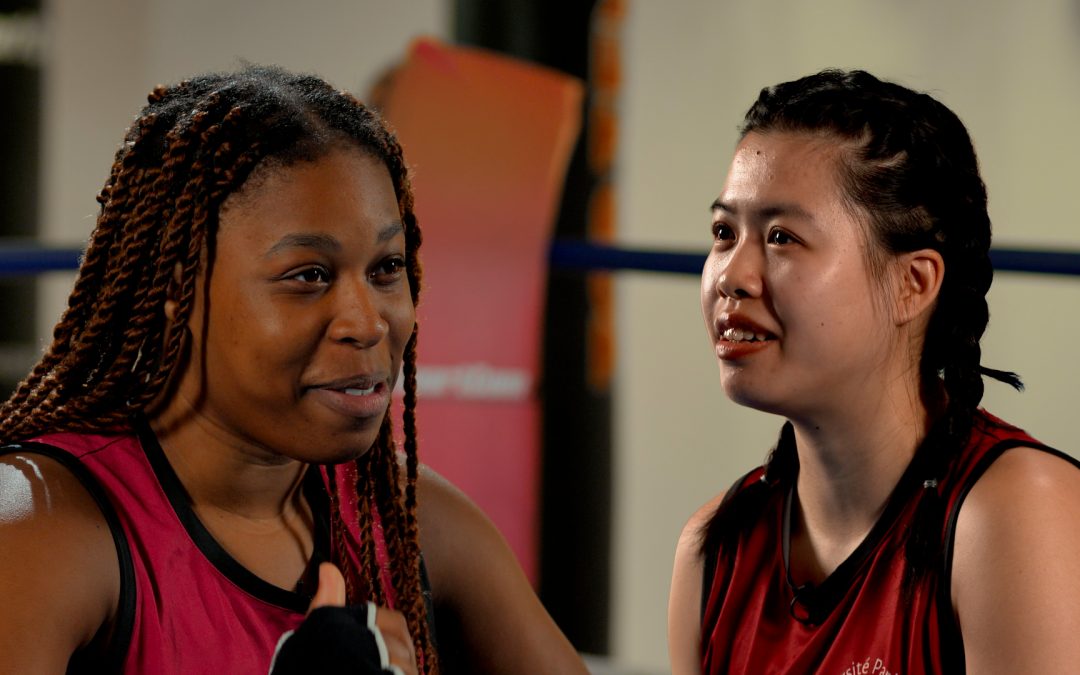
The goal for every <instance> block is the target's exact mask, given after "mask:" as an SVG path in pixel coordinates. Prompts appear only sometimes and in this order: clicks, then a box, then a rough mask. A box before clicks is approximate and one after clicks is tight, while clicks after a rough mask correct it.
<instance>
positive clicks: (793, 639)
mask: <svg viewBox="0 0 1080 675" xmlns="http://www.w3.org/2000/svg"><path fill="white" fill-rule="evenodd" d="M1002 442H1006V443H1009V444H1010V445H1009V447H1012V445H1030V446H1035V447H1043V446H1041V445H1040V444H1039V443H1037V442H1036V441H1035V440H1034V439H1032V438H1031V437H1030V436H1028V435H1027V434H1026V433H1025V432H1023V431H1022V430H1020V429H1017V428H1015V427H1012V426H1009V425H1007V424H1005V423H1004V422H1002V421H1001V420H999V419H997V418H995V417H993V416H991V415H989V414H988V413H985V412H984V411H980V412H979V414H978V416H977V417H976V421H975V429H974V431H973V433H972V438H971V441H970V443H969V445H968V447H967V448H965V450H964V451H963V453H962V456H961V457H959V458H958V459H957V460H956V461H955V462H954V463H953V464H952V466H951V468H950V469H949V471H948V473H947V474H946V476H945V477H944V479H942V480H940V481H939V490H941V494H942V495H943V496H944V497H945V498H946V500H947V501H946V504H947V506H946V508H947V511H946V512H947V513H952V510H953V507H954V506H956V505H957V500H958V499H959V498H960V496H961V494H962V493H964V492H965V487H967V486H970V485H971V484H972V483H974V481H975V480H977V478H978V475H977V474H976V473H975V470H976V468H977V466H979V462H980V460H981V459H983V458H984V457H986V456H987V455H988V454H992V453H993V452H995V446H998V447H997V449H996V450H997V451H1000V450H1001V447H1002V446H1001V443H1002ZM985 466H986V465H985V464H984V465H982V469H983V470H984V469H985ZM980 473H981V471H980ZM760 477H761V470H760V469H759V470H758V471H755V472H754V473H752V474H751V475H749V476H748V477H747V479H746V480H745V481H744V482H743V483H742V485H741V486H740V488H739V489H745V488H746V487H747V486H749V485H751V484H752V483H753V481H756V480H759V479H760ZM919 487H921V485H920V486H919ZM773 492H774V493H775V494H772V495H770V497H769V500H768V502H767V504H766V506H765V509H764V511H763V513H762V515H761V517H760V518H759V520H758V522H757V524H756V525H755V526H754V527H753V528H752V529H751V530H750V531H749V532H748V533H747V535H745V536H744V537H742V538H741V539H740V541H739V544H738V547H737V550H736V551H735V555H734V557H733V558H732V557H730V556H723V557H721V558H719V560H718V565H717V570H716V574H715V576H714V577H713V583H712V586H711V589H710V590H709V594H708V596H707V602H706V607H705V615H704V616H705V620H704V624H703V626H702V640H703V644H702V647H703V660H702V671H703V672H704V673H708V674H710V675H716V674H718V673H761V674H765V673H829V674H830V675H889V674H894V673H941V672H944V668H945V666H944V665H943V663H944V659H945V656H946V655H945V651H946V650H951V652H952V653H953V654H955V653H957V650H961V649H962V645H961V644H959V643H958V639H957V638H953V639H952V640H950V639H949V637H948V636H949V635H954V634H953V633H951V632H949V631H951V630H952V626H951V625H950V626H944V625H942V623H943V620H942V617H951V616H952V607H951V606H950V605H951V602H950V601H949V600H948V598H945V600H944V602H945V603H946V604H944V606H943V605H942V596H941V583H942V581H943V579H942V574H941V572H940V571H938V570H935V571H934V573H930V574H927V575H925V576H924V577H923V579H922V580H921V581H920V582H919V583H918V585H917V586H916V588H915V592H914V596H913V600H912V601H911V602H910V603H905V602H904V601H903V598H902V596H901V579H902V577H903V571H904V566H905V560H904V549H903V547H904V543H905V534H906V533H907V531H908V530H909V529H910V527H911V524H912V522H913V518H914V514H915V506H916V503H917V500H916V499H914V498H911V499H910V501H909V503H907V504H906V505H904V507H903V509H902V510H901V511H900V513H899V516H898V517H897V518H896V520H895V521H893V523H892V525H891V526H890V527H889V528H888V529H887V530H886V531H885V533H884V535H883V536H882V538H881V540H880V541H879V544H878V546H877V547H876V548H875V549H874V550H873V551H872V553H871V554H870V555H869V556H868V557H867V559H866V560H865V562H864V564H863V565H862V566H861V567H860V568H859V570H858V571H857V572H856V573H855V575H854V578H853V580H852V582H851V583H850V584H849V585H848V586H847V588H846V589H843V591H842V594H841V597H840V599H839V600H838V604H837V605H836V606H835V607H834V608H833V609H832V610H831V612H830V613H829V614H828V615H827V617H825V618H824V620H823V621H822V622H821V624H820V625H805V624H803V623H800V622H799V621H796V620H795V619H794V618H793V617H792V615H791V612H790V609H789V608H790V605H791V602H792V591H791V589H790V588H789V586H788V584H787V581H786V572H785V569H784V562H783V554H782V548H781V527H782V518H783V508H784V497H785V495H784V494H783V492H784V490H779V489H776V490H773ZM916 496H917V495H916ZM944 536H945V531H944V530H943V537H944ZM945 621H949V622H950V623H951V620H949V619H947V618H946V619H945ZM944 629H948V630H947V631H946V632H945V633H943V630H944ZM943 635H944V636H945V638H944V639H945V640H946V641H948V642H949V643H948V644H944V643H943Z"/></svg>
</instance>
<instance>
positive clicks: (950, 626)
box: [938, 438, 1080, 673]
mask: <svg viewBox="0 0 1080 675" xmlns="http://www.w3.org/2000/svg"><path fill="white" fill-rule="evenodd" d="M1013 448H1032V449H1033V450H1040V451H1042V452H1046V453H1049V454H1051V455H1054V456H1055V457H1060V458H1061V459H1064V460H1065V461H1067V462H1068V463H1070V464H1072V465H1073V466H1075V467H1076V468H1078V469H1080V461H1077V460H1076V459H1075V458H1073V457H1071V456H1069V455H1067V454H1065V453H1064V452H1062V451H1060V450H1058V449H1056V448H1052V447H1050V446H1048V445H1043V444H1042V443H1038V442H1035V441H1031V440H1027V439H1023V438H1008V439H1005V440H1003V441H1000V442H998V443H996V444H994V445H993V446H991V447H990V449H989V450H987V451H986V453H985V454H984V455H983V456H982V457H981V458H980V459H979V461H978V462H976V464H975V466H974V467H972V469H971V471H970V473H968V475H967V478H966V483H965V484H964V486H963V488H962V489H961V490H960V492H959V494H957V496H956V502H955V503H954V504H953V507H952V509H951V510H950V512H949V517H948V519H947V520H946V525H945V542H944V549H943V554H944V555H942V563H943V567H942V574H941V583H940V584H938V594H939V595H938V623H939V625H940V626H941V657H942V666H943V667H944V672H947V673H952V672H955V673H962V672H964V671H965V669H966V667H967V664H966V659H965V656H964V639H963V634H962V633H961V631H960V626H959V624H958V623H957V622H956V611H955V609H954V608H953V604H952V565H953V549H954V546H955V543H956V523H957V521H958V520H959V518H960V507H961V506H963V505H964V500H965V499H967V496H968V493H969V492H971V489H972V488H973V487H975V483H977V482H978V481H979V479H980V478H982V476H983V474H984V473H986V470H987V469H989V468H990V465H991V464H993V463H994V462H995V461H996V460H997V459H998V458H999V457H1001V455H1003V454H1005V451H1007V450H1012V449H1013ZM950 646H955V648H953V649H951V648H950Z"/></svg>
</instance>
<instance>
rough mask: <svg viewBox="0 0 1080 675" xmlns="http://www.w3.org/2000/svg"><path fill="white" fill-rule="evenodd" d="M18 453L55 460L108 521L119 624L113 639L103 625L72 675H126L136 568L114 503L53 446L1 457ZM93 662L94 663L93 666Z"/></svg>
mask: <svg viewBox="0 0 1080 675" xmlns="http://www.w3.org/2000/svg"><path fill="white" fill-rule="evenodd" d="M16 452H28V453H33V454H36V455H43V456H45V457H48V458H49V459H53V460H55V461H57V462H59V463H60V464H61V465H63V466H64V468H65V469H67V470H68V471H70V472H71V473H72V475H74V476H75V478H77V479H78V481H79V483H81V484H82V486H83V487H84V488H85V489H86V491H87V492H89V493H90V496H91V497H93V499H94V502H95V503H96V504H97V506H98V508H99V509H100V510H101V515H103V516H104V517H105V522H106V523H108V525H109V532H110V533H111V534H112V538H113V543H114V544H115V546H116V557H117V560H118V561H119V564H120V598H119V601H118V603H117V616H116V622H115V623H114V624H113V627H112V631H111V635H110V632H109V630H108V626H105V625H102V626H101V628H99V629H98V631H97V633H96V634H95V635H94V637H93V639H92V640H91V641H90V643H89V644H88V645H87V646H86V647H84V648H82V649H80V650H79V651H78V652H76V653H75V654H74V655H73V656H72V657H71V663H70V664H69V666H68V673H80V672H86V673H91V672H93V673H102V672H105V673H119V672H122V670H123V666H124V660H125V659H126V658H127V652H128V647H129V645H130V643H131V634H132V631H133V630H134V627H135V566H134V564H133V563H132V561H131V549H130V547H129V546H128V540H127V535H126V534H125V533H124V528H123V526H122V525H121V524H120V517H119V516H118V515H117V513H116V509H115V508H114V507H113V505H112V502H111V501H109V498H108V496H107V495H106V494H105V490H104V488H102V487H101V484H100V483H99V482H98V480H97V478H95V477H94V475H93V474H92V473H90V470H89V469H87V468H86V466H84V465H83V463H82V462H80V461H79V460H78V459H76V458H75V457H74V456H73V455H71V454H70V453H68V452H66V451H64V450H62V449H60V448H58V447H56V446H53V445H47V444H45V443H37V442H33V441H29V442H23V443H17V444H12V445H7V446H3V447H0V455H7V454H13V453H16ZM91 658H93V660H94V662H93V663H90V659H91Z"/></svg>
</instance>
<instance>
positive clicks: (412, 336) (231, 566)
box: [0, 67, 585, 673]
mask: <svg viewBox="0 0 1080 675" xmlns="http://www.w3.org/2000/svg"><path fill="white" fill-rule="evenodd" d="M99 201H100V203H101V214H100V216H99V217H98V221H97V225H96V227H95V229H94V232H93V234H92V235H91V238H90V243H89V246H88V248H87V251H86V255H85V258H84V260H83V262H82V265H81V268H80V271H79V276H78V279H77V281H76V284H75V288H74V290H73V292H72V295H71V298H70V301H69V306H68V310H67V311H66V312H65V314H64V316H63V317H62V319H61V321H60V323H59V324H58V325H57V327H56V330H55V334H54V340H53V343H52V345H51V346H50V347H49V349H48V350H47V351H46V352H45V354H44V356H43V357H42V359H41V361H40V362H39V363H38V364H37V365H36V366H35V367H34V369H33V371H32V372H31V373H30V374H29V376H28V377H27V378H26V380H25V381H24V382H23V383H22V384H21V385H20V386H19V387H18V389H17V390H16V392H15V393H14V394H13V395H12V397H11V398H10V399H9V400H8V401H7V402H6V403H5V404H4V405H3V407H2V408H0V438H2V440H3V441H4V442H6V443H8V444H9V445H7V446H6V447H4V448H0V486H2V488H3V491H2V498H0V595H2V596H3V597H4V598H5V609H4V611H3V612H2V613H0V653H2V654H3V655H4V656H3V661H4V669H5V671H7V670H10V671H11V672H43V673H47V672H55V673H62V672H69V673H70V672H94V673H97V672H107V671H115V672H131V673H144V672H154V673H219V672H228V673H241V672H243V673H258V672H264V673H265V672H268V670H269V669H270V668H271V663H272V659H273V657H274V655H275V648H279V649H280V654H281V659H280V661H279V662H278V663H277V664H276V666H275V672H282V673H283V672H307V671H318V672H331V671H328V670H326V668H328V667H329V664H331V663H333V664H337V665H338V666H340V667H341V668H343V669H344V672H357V669H358V668H364V667H366V666H361V665H360V664H361V663H365V662H366V661H364V660H363V659H364V658H366V657H363V656H360V655H357V645H361V644H363V645H367V646H369V647H370V649H371V650H372V653H373V654H374V658H373V660H372V661H371V663H372V664H373V665H371V668H372V669H373V670H371V671H368V670H361V671H360V672H382V670H383V669H387V668H397V669H398V671H397V672H407V673H418V672H424V673H435V672H443V673H448V672H455V671H457V670H458V669H460V670H461V671H463V672H478V671H479V672H492V673H522V672H532V673H575V672H578V673H583V672H585V671H584V666H583V664H582V662H581V661H580V659H579V658H578V657H577V655H576V654H575V652H574V651H573V649H572V648H571V647H570V645H569V643H568V642H567V641H566V640H565V638H564V637H563V636H562V634H561V633H560V632H559V630H558V628H557V627H556V626H555V625H554V624H553V622H552V621H551V619H550V618H549V617H548V616H547V614H546V613H545V612H544V610H543V608H542V607H541V605H540V603H539V602H538V600H537V599H536V597H535V595H534V594H533V592H532V590H531V588H530V586H529V584H528V582H527V580H526V579H525V576H524V574H523V573H522V572H521V570H520V568H519V567H518V566H517V563H516V562H515V560H514V558H513V555H512V554H511V553H510V551H509V549H508V547H507V546H506V544H505V542H504V541H503V539H502V537H501V536H500V535H499V533H498V532H497V531H496V530H495V529H494V527H493V526H492V525H491V524H490V522H489V521H488V520H487V519H486V518H485V517H484V516H483V514H481V513H480V512H479V511H478V510H477V509H476V508H475V506H473V505H472V504H471V503H470V502H469V501H468V500H467V499H466V498H465V497H464V496H463V495H462V494H461V493H460V492H458V491H457V490H455V489H454V488H453V487H452V486H450V485H448V484H447V483H446V482H445V481H443V480H442V479H440V478H439V477H438V476H436V475H435V474H433V473H432V472H430V471H428V470H427V469H425V468H424V467H422V466H421V465H420V464H419V460H418V455H417V441H416V437H417V432H416V420H415V413H414V410H415V405H416V344H417V335H418V329H417V325H416V313H415V307H416V303H417V301H418V299H419V292H420V280H421V274H420V263H419V258H418V253H419V247H420V241H421V236H420V230H419V227H418V224H417V222H416V218H415V216H414V214H413V211H412V204H413V198H412V192H411V188H410V184H409V177H408V173H407V170H406V166H405V163H404V160H403V158H402V154H401V148H400V146H399V145H398V143H397V141H396V139H395V138H394V136H393V135H392V134H391V133H390V132H389V131H388V130H387V128H386V127H385V126H384V125H383V124H382V122H381V121H380V119H379V118H378V116H377V115H376V114H375V113H374V112H372V111H371V110H369V109H368V108H366V107H364V106H363V105H362V104H361V103H360V102H358V101H357V100H356V99H354V98H353V97H352V96H350V95H349V94H347V93H344V92H342V91H337V90H334V89H333V88H332V87H330V86H329V85H328V84H326V83H325V82H323V81H322V80H320V79H318V78H316V77H312V76H305V75H294V74H291V73H288V72H285V71H282V70H278V69H273V68H263V67H252V68H248V69H246V70H244V71H241V72H238V73H226V74H213V75H206V76H200V77H196V78H193V79H191V80H188V81H185V82H182V83H180V84H178V85H175V86H172V87H159V88H158V89H156V90H155V91H154V92H153V93H151V95H150V97H149V104H148V105H147V107H146V108H145V109H144V110H143V112H142V114H141V115H140V117H139V118H138V119H137V120H136V122H135V124H134V125H133V127H132V128H131V130H130V132H129V133H128V136H127V138H126V142H125V143H124V145H123V146H122V147H121V148H120V150H119V152H118V153H117V156H116V160H115V163H114V165H113V168H112V173H111V175H110V177H109V179H108V181H107V183H106V185H105V187H104V189H103V190H102V192H101V195H100V197H99ZM399 378H402V379H403V383H402V385H403V390H404V413H403V415H402V419H401V423H402V425H403V430H402V435H403V437H404V453H401V454H399V453H398V452H397V448H396V447H395V442H394V433H393V428H392V427H393V423H392V419H391V414H390V400H391V393H392V392H393V391H394V389H395V385H396V383H397V382H398V379H399ZM327 563H333V564H332V565H331V564H327ZM343 605H348V606H349V607H348V609H346V608H344V607H340V606H343ZM365 607H367V608H368V609H366V610H365V609H364V608H365ZM316 609H318V611H317V612H315V611H314V610H316ZM309 612H310V613H311V614H310V618H309V619H305V616H307V615H308V614H309ZM327 617H329V619H328V618H327ZM361 617H363V618H361ZM437 623H438V624H439V625H440V626H442V627H444V628H445V629H447V630H446V631H445V632H444V633H443V634H444V635H449V636H451V639H449V640H444V642H442V643H440V644H438V645H436V640H435V632H436V631H435V627H436V624H437ZM328 626H329V627H333V630H342V631H343V632H333V631H332V630H330V629H329V628H327V627H328ZM342 627H344V628H343V629H342ZM294 629H295V630H296V632H295V637H289V638H288V639H282V638H283V636H284V637H287V636H289V635H294V633H292V631H293V630H294ZM365 636H366V638H365ZM523 664H524V665H523Z"/></svg>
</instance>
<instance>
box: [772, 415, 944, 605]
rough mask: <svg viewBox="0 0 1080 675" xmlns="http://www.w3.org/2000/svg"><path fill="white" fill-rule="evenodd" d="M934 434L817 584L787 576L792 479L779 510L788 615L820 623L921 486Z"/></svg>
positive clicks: (932, 449) (792, 494)
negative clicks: (859, 536)
mask: <svg viewBox="0 0 1080 675" xmlns="http://www.w3.org/2000/svg"><path fill="white" fill-rule="evenodd" d="M935 437H936V434H935V433H934V432H933V431H931V432H930V433H929V434H928V435H927V437H926V439H925V440H924V441H923V443H922V444H921V445H920V446H919V448H918V449H917V450H916V451H915V455H914V457H912V458H911V461H910V462H909V463H908V466H907V468H906V469H904V473H903V474H901V476H900V480H898V481H897V482H896V486H895V487H894V488H893V490H892V492H891V493H890V494H889V498H888V500H886V502H885V508H884V509H883V510H882V512H881V515H880V516H878V519H877V521H876V522H875V523H874V525H873V527H871V528H870V532H868V533H867V535H866V536H865V537H864V538H863V540H862V541H861V542H859V545H858V546H856V547H855V550H854V551H852V552H851V554H850V555H849V556H848V557H847V558H845V559H844V561H843V562H841V563H840V564H839V565H838V566H837V567H836V569H834V570H833V571H832V573H831V574H829V575H828V576H827V577H825V579H824V580H823V581H822V582H821V583H820V584H814V583H811V582H806V583H804V584H801V585H796V584H795V582H794V580H793V579H792V577H791V566H790V564H789V560H788V552H789V549H790V546H791V537H790V534H791V532H790V527H791V525H790V523H791V508H792V504H793V502H794V497H795V482H794V481H793V482H792V485H791V487H790V488H789V490H788V493H787V495H786V496H785V498H784V508H783V512H782V518H783V522H782V525H781V549H782V553H783V564H784V576H785V581H786V585H787V587H788V589H789V591H790V592H791V594H792V599H791V606H790V611H791V616H792V617H793V618H794V619H795V620H796V621H798V622H799V623H802V624H804V625H808V626H815V625H820V624H821V623H822V622H823V621H824V620H825V619H826V618H827V617H828V616H829V614H831V613H832V611H833V610H834V609H835V608H836V606H837V605H838V604H839V603H840V601H841V600H842V599H843V598H844V596H845V595H846V594H847V592H848V591H849V590H851V587H852V583H853V581H854V580H855V577H856V576H857V575H858V574H859V572H860V571H861V570H862V568H863V567H864V566H865V564H866V563H867V561H868V560H869V559H870V557H871V555H872V554H873V553H874V551H875V550H877V548H878V546H879V545H880V544H881V542H882V541H883V540H884V539H885V536H886V535H887V534H888V533H889V531H890V530H891V529H892V528H893V527H894V526H895V525H896V522H897V520H898V519H899V518H900V514H901V513H903V511H904V508H905V507H907V506H908V505H909V504H910V503H911V501H912V495H916V494H917V493H918V491H919V490H921V489H923V485H922V483H923V479H924V474H923V471H924V467H925V465H926V464H927V463H928V458H929V457H930V456H931V453H933V452H936V451H937V448H936V445H937V444H936V443H935V442H934V441H935Z"/></svg>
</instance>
